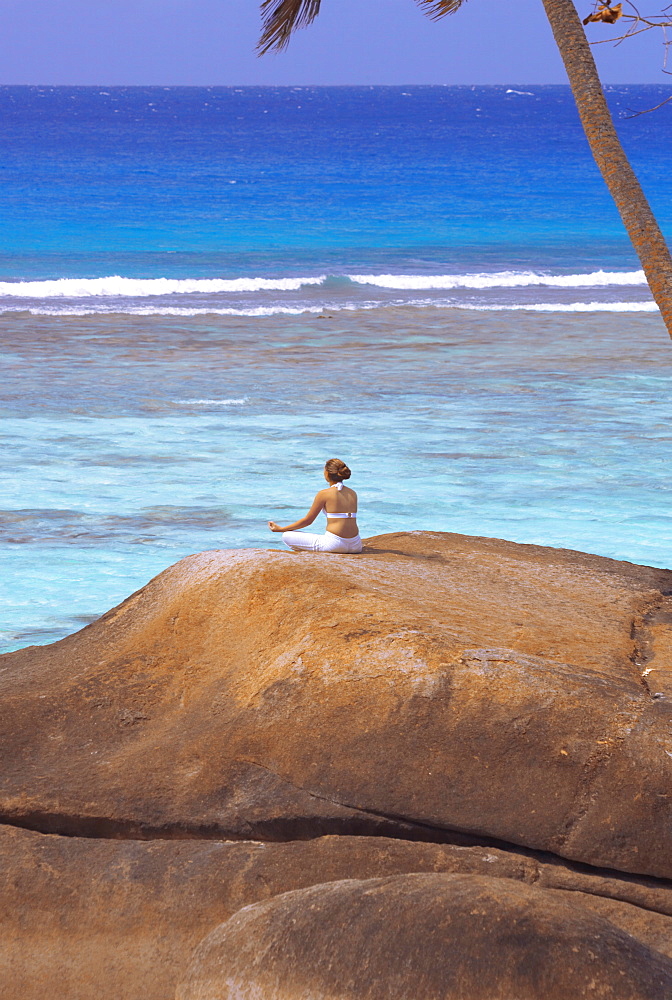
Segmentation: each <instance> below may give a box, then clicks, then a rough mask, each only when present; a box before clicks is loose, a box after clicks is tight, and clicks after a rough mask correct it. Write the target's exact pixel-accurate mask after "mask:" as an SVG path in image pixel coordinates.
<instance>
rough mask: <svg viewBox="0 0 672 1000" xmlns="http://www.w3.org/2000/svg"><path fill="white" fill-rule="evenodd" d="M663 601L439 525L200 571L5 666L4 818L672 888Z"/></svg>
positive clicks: (671, 729)
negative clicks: (341, 837) (513, 862)
mask: <svg viewBox="0 0 672 1000" xmlns="http://www.w3.org/2000/svg"><path fill="white" fill-rule="evenodd" d="M670 594H672V573H670V572H668V571H664V570H656V569H650V568H646V567H640V566H633V565H631V564H628V563H618V562H613V561H611V560H608V559H602V558H599V557H595V556H588V555H583V554H581V553H576V552H568V551H562V550H553V549H544V548H540V547H536V546H521V545H515V544H513V543H509V542H502V541H498V540H493V539H478V538H467V537H465V536H460V535H448V534H434V533H426V532H425V533H411V534H403V535H402V534H398V535H387V536H381V537H378V538H375V539H371V540H369V541H368V543H367V546H366V551H365V553H364V554H363V555H362V556H357V557H338V556H332V555H321V554H313V553H311V554H309V555H295V554H291V553H287V554H285V553H281V552H270V551H259V550H249V551H222V552H210V553H203V554H201V555H199V556H192V557H189V558H187V559H185V560H182V562H180V563H178V564H177V565H176V566H173V567H171V568H170V569H169V570H166V572H164V573H162V574H161V575H160V576H159V577H157V578H156V579H155V580H153V581H152V582H151V583H150V584H149V585H148V586H147V587H145V588H144V589H143V590H141V591H139V592H138V593H137V594H134V595H133V596H132V597H131V598H129V599H128V600H127V601H125V602H124V603H123V604H122V605H120V606H119V607H118V608H116V609H114V610H113V611H111V612H109V613H108V614H107V615H105V616H103V618H102V619H100V620H99V621H98V622H96V623H94V624H93V625H91V626H89V627H87V628H86V629H84V630H82V631H81V632H79V633H77V634H76V635H74V636H71V637H69V638H68V639H64V640H62V641H61V642H58V643H54V644H53V645H51V646H48V647H31V648H29V649H26V650H22V651H20V652H17V653H11V654H8V655H6V656H4V657H2V658H0V697H1V698H2V702H3V706H4V710H3V713H2V718H1V719H0V756H1V758H2V761H3V766H2V773H1V775H0V814H1V816H2V818H3V819H4V821H5V822H9V823H14V824H17V825H23V826H26V827H30V828H33V829H37V830H43V831H45V832H56V833H66V834H76V835H84V836H94V837H95V836H98V837H146V838H151V837H157V836H160V837H164V838H166V837H173V838H203V837H211V838H235V839H246V838H255V839H261V840H289V839H302V838H310V837H315V836H319V835H320V834H324V833H340V834H367V835H375V834H386V835H391V836H395V837H405V838H407V839H423V840H437V841H439V840H441V841H445V840H450V839H453V840H454V839H458V840H459V839H460V837H461V838H462V839H463V841H464V842H471V843H477V842H478V841H479V839H480V840H481V841H483V842H490V843H492V842H497V841H499V842H506V843H508V844H516V845H523V846H526V847H529V848H533V849H535V850H544V851H551V852H554V853H555V854H557V855H561V856H563V857H565V858H571V859H575V860H578V861H581V862H584V863H586V864H590V865H593V866H605V867H610V868H614V869H620V870H622V871H628V872H636V873H645V874H652V875H656V876H661V877H667V878H669V877H672V822H671V819H672V793H671V791H670V789H671V787H672V782H671V781H670V777H671V774H672V726H671V722H672V710H671V702H670V699H669V697H668V695H670V694H672V688H671V687H670V677H672V673H671V671H670V666H671V665H672V660H671V659H670V655H669V654H670V636H671V635H672V626H670V625H669V624H668V622H670V621H672V617H670V616H671V615H672V599H671V598H670V597H669V596H668V595H670ZM616 789H617V790H618V794H614V792H615V790H616Z"/></svg>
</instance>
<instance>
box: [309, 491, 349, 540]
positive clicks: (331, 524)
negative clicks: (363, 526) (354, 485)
mask: <svg viewBox="0 0 672 1000" xmlns="http://www.w3.org/2000/svg"><path fill="white" fill-rule="evenodd" d="M317 497H320V498H321V499H323V500H324V510H325V511H326V513H327V514H353V513H355V514H356V513H357V494H356V493H355V491H354V490H353V489H351V488H350V487H349V486H345V485H344V486H343V487H342V488H341V489H340V490H337V489H336V487H335V486H328V487H327V488H326V489H324V490H320V492H319V493H318V494H317ZM317 497H316V498H315V499H317ZM327 531H330V532H331V533H332V534H333V535H338V536H339V537H340V538H355V536H356V535H358V534H359V528H358V527H357V518H356V517H329V518H327Z"/></svg>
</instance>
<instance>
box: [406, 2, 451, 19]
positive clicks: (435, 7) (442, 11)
mask: <svg viewBox="0 0 672 1000" xmlns="http://www.w3.org/2000/svg"><path fill="white" fill-rule="evenodd" d="M415 2H416V3H417V5H418V7H419V8H420V10H421V11H422V13H423V14H426V15H427V17H431V19H432V20H433V21H438V20H439V18H440V17H445V16H446V14H454V13H455V11H456V10H457V9H458V8H459V7H461V6H462V3H463V0H415Z"/></svg>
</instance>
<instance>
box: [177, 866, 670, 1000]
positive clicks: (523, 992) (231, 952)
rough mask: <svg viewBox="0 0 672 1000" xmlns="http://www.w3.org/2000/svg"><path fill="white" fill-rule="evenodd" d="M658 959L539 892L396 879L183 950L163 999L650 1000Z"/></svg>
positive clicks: (330, 894) (294, 907)
mask: <svg viewBox="0 0 672 1000" xmlns="http://www.w3.org/2000/svg"><path fill="white" fill-rule="evenodd" d="M670 995H672V960H670V959H669V958H667V957H664V956H663V955H661V954H659V953H658V952H656V951H654V950H652V949H650V948H646V947H645V946H644V945H642V944H641V942H639V941H637V940H636V939H635V938H633V937H632V936H630V935H628V934H626V933H624V932H623V931H622V930H620V929H618V928H617V927H616V926H615V925H614V924H612V923H611V921H609V920H608V919H605V918H604V917H603V916H598V915H597V914H596V913H594V912H591V911H590V910H588V909H585V910H584V909H582V907H581V906H580V905H577V904H576V903H574V904H573V905H572V904H570V903H568V902H567V901H566V900H565V899H562V898H557V896H556V895H555V894H554V893H552V892H547V891H545V890H541V889H537V888H535V887H531V886H526V885H521V884H520V883H515V882H512V881H509V880H504V879H491V878H487V877H483V876H478V875H401V876H396V877H392V878H377V879H367V880H363V881H360V880H348V881H344V882H334V883H331V884H330V885H318V886H313V887H312V888H309V889H302V890H298V891H296V892H289V893H286V894H284V895H280V896H277V897H275V898H274V899H272V900H270V901H268V902H264V903H258V904H256V905H253V906H248V907H246V908H244V909H242V910H240V911H239V912H238V913H237V914H235V915H234V916H233V917H231V918H230V919H229V920H228V921H227V922H226V923H224V924H223V925H222V926H221V927H219V928H217V930H215V931H213V932H212V933H211V934H210V935H209V936H208V937H207V938H206V939H205V940H204V941H203V943H202V944H201V945H200V946H199V948H198V949H197V950H196V953H195V955H194V958H193V960H192V962H191V964H190V966H189V969H188V971H187V974H186V976H185V978H184V980H183V982H182V984H181V985H180V987H179V989H178V991H177V994H176V997H177V1000H257V998H260V997H263V1000H307V998H309V997H319V998H320V1000H408V998H409V997H413V998H414V1000H436V998H438V997H440V998H441V1000H569V998H571V1000H584V998H588V997H590V998H595V1000H598V998H600V1000H663V998H665V997H669V996H670Z"/></svg>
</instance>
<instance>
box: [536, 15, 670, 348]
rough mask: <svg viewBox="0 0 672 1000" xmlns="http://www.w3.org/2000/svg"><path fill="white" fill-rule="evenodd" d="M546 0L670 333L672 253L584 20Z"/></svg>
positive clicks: (591, 133)
mask: <svg viewBox="0 0 672 1000" xmlns="http://www.w3.org/2000/svg"><path fill="white" fill-rule="evenodd" d="M543 4H544V9H545V10H546V16H547V17H548V20H549V21H550V24H551V28H552V29H553V35H554V37H555V42H556V44H557V46H558V49H559V50H560V55H561V56H562V61H563V62H564V64H565V69H566V71H567V76H568V77H569V83H570V86H571V88H572V93H573V94H574V100H575V101H576V106H577V108H578V111H579V115H580V117H581V124H582V125H583V130H584V132H585V133H586V138H587V139H588V143H589V145H590V148H591V151H592V154H593V156H594V157H595V162H596V163H597V165H598V167H599V168H600V171H601V173H602V176H603V177H604V180H605V182H606V184H607V187H608V188H609V192H610V194H611V196H612V198H613V199H614V201H615V202H616V207H617V208H618V211H619V212H620V213H621V218H622V220H623V224H624V226H625V228H626V230H627V232H628V236H629V237H630V239H631V240H632V245H633V246H634V248H635V250H636V252H637V256H638V257H639V259H640V261H641V264H642V268H643V269H644V274H645V275H646V280H647V281H648V283H649V288H650V289H651V292H652V294H653V297H654V299H655V300H656V303H657V304H658V307H659V309H660V311H661V313H662V316H663V320H664V322H665V326H666V327H667V332H668V333H669V334H670V337H672V257H670V251H669V250H668V248H667V244H666V243H665V238H664V236H663V234H662V233H661V231H660V226H659V225H658V223H657V222H656V219H655V217H654V214H653V212H652V211H651V207H650V205H649V203H648V201H647V200H646V196H645V194H644V192H643V191H642V188H641V185H640V183H639V181H638V180H637V176H636V174H635V172H634V170H633V169H632V167H631V166H630V163H629V162H628V158H627V156H626V155H625V151H624V149H623V147H622V146H621V143H620V140H619V138H618V135H617V133H616V129H615V127H614V122H613V120H612V117H611V114H610V112H609V108H608V107H607V102H606V99H605V96H604V93H603V91H602V86H601V84H600V78H599V76H598V73H597V68H596V66H595V60H594V59H593V54H592V52H591V49H590V45H589V44H588V41H587V39H586V34H585V31H584V30H583V25H582V24H581V21H580V20H579V16H578V14H577V12H576V7H575V6H574V3H573V2H572V0H543ZM578 196H579V192H577V197H578Z"/></svg>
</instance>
